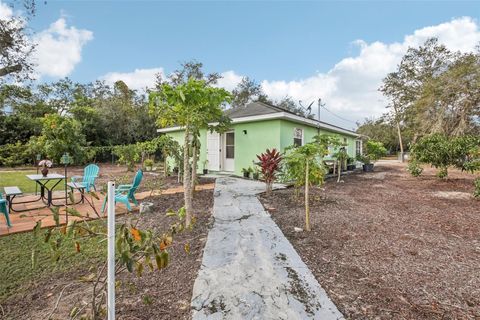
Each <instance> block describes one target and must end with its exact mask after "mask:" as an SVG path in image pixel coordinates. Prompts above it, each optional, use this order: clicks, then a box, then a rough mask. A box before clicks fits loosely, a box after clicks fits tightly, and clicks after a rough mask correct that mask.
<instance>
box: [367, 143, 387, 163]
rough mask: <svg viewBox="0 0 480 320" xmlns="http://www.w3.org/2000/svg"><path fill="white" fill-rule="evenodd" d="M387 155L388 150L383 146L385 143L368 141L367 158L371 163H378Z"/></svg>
mask: <svg viewBox="0 0 480 320" xmlns="http://www.w3.org/2000/svg"><path fill="white" fill-rule="evenodd" d="M386 155H387V149H385V147H384V146H383V143H381V142H378V141H374V140H368V141H367V145H366V156H367V157H368V158H369V159H370V161H373V162H375V161H377V160H378V159H380V158H381V157H384V156H386Z"/></svg>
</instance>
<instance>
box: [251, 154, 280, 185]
mask: <svg viewBox="0 0 480 320" xmlns="http://www.w3.org/2000/svg"><path fill="white" fill-rule="evenodd" d="M257 158H258V160H260V164H259V165H260V168H261V172H262V175H263V179H264V180H265V184H266V191H267V194H270V193H271V192H272V184H273V182H274V181H275V179H276V174H277V172H278V170H279V168H280V162H281V161H282V157H281V155H280V153H279V152H278V151H277V150H276V149H272V150H269V149H267V150H266V152H264V153H262V154H260V155H258V154H257Z"/></svg>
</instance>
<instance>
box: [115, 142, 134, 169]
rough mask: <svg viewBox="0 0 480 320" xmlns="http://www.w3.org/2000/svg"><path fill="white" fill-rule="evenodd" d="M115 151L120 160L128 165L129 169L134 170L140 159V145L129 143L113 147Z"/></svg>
mask: <svg viewBox="0 0 480 320" xmlns="http://www.w3.org/2000/svg"><path fill="white" fill-rule="evenodd" d="M113 153H114V154H115V155H116V156H117V157H119V158H118V162H119V163H120V164H124V165H126V166H127V170H128V171H133V170H134V169H135V163H137V162H138V161H139V160H140V152H139V150H138V145H135V144H127V145H124V146H115V147H114V148H113Z"/></svg>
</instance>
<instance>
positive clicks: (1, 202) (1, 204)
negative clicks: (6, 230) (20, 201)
mask: <svg viewBox="0 0 480 320" xmlns="http://www.w3.org/2000/svg"><path fill="white" fill-rule="evenodd" d="M0 212H3V215H4V216H5V220H7V227H11V226H12V225H11V224H10V217H9V215H8V206H7V200H5V199H3V197H2V193H1V192H0Z"/></svg>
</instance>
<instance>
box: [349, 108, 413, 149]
mask: <svg viewBox="0 0 480 320" xmlns="http://www.w3.org/2000/svg"><path fill="white" fill-rule="evenodd" d="M395 126H396V123H395V121H393V119H390V118H389V117H386V116H384V117H381V118H380V119H375V120H374V119H365V120H364V121H363V123H361V124H359V126H358V128H357V133H359V134H361V135H364V136H367V137H369V138H370V139H372V140H374V141H380V142H381V143H383V145H384V146H385V148H386V149H387V150H389V151H390V152H394V151H398V150H400V142H399V139H398V133H397V128H396V127H395ZM412 135H413V131H412V130H408V129H407V128H405V127H402V139H403V143H404V145H405V144H408V143H409V142H410V141H411V140H412Z"/></svg>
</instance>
